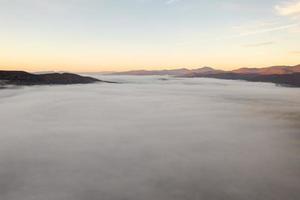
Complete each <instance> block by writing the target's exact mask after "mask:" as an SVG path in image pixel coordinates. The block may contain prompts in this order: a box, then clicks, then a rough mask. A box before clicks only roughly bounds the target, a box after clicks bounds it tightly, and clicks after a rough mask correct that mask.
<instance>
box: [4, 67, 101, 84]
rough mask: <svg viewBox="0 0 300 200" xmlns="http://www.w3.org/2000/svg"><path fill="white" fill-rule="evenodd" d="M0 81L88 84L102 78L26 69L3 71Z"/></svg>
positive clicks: (8, 82)
mask: <svg viewBox="0 0 300 200" xmlns="http://www.w3.org/2000/svg"><path fill="white" fill-rule="evenodd" d="M0 81H1V82H2V84H3V83H5V84H13V85H53V84H55V85H57V84H62V85H65V84H87V83H95V82H101V80H98V79H95V78H92V77H86V76H80V75H77V74H71V73H61V74H60V73H50V74H31V73H28V72H24V71H1V70H0Z"/></svg>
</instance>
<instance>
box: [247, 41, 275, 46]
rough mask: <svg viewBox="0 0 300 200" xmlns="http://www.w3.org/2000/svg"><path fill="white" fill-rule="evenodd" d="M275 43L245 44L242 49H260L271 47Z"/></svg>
mask: <svg viewBox="0 0 300 200" xmlns="http://www.w3.org/2000/svg"><path fill="white" fill-rule="evenodd" d="M274 43H275V42H261V43H256V44H247V45H244V47H262V46H268V45H273V44H274Z"/></svg>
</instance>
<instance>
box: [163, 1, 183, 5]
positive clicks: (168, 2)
mask: <svg viewBox="0 0 300 200" xmlns="http://www.w3.org/2000/svg"><path fill="white" fill-rule="evenodd" d="M179 1H180V0H168V1H166V4H168V5H170V4H173V3H176V2H179Z"/></svg>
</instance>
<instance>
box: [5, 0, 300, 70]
mask: <svg viewBox="0 0 300 200" xmlns="http://www.w3.org/2000/svg"><path fill="white" fill-rule="evenodd" d="M299 15H300V1H299V0H264V1H261V0H260V1H258V0H239V1H238V0H223V1H220V0H209V1H208V0H0V44H2V45H1V46H0V66H3V67H4V68H9V69H19V68H21V69H26V70H31V71H34V70H71V71H103V70H127V69H142V68H147V69H158V68H176V67H190V68H195V67H199V66H204V65H206V66H207V65H209V66H213V67H216V68H226V69H227V68H228V69H229V68H236V67H245V66H246V67H247V66H248V67H249V66H255V67H260V66H261V67H263V66H268V65H277V64H290V65H292V64H299V63H300V59H299V57H300V47H299V44H300V18H299Z"/></svg>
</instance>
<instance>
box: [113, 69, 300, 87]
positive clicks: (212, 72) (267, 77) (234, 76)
mask: <svg viewBox="0 0 300 200" xmlns="http://www.w3.org/2000/svg"><path fill="white" fill-rule="evenodd" d="M113 75H142V76H145V75H171V76H177V77H186V78H195V77H199V78H218V79H230V80H246V81H252V82H271V83H276V84H282V85H289V86H295V87H300V65H296V66H272V67H265V68H240V69H236V70H232V71H224V70H216V69H214V68H211V67H202V68H198V69H186V68H182V69H174V70H152V71H148V70H136V71H127V72H117V73H113Z"/></svg>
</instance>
